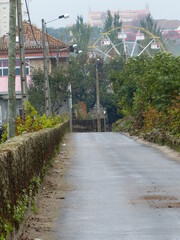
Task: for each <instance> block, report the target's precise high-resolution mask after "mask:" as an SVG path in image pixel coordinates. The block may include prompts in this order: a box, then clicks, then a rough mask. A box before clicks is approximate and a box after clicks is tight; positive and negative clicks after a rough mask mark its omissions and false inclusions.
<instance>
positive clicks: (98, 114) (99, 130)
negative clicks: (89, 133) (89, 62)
mask: <svg viewBox="0 0 180 240" xmlns="http://www.w3.org/2000/svg"><path fill="white" fill-rule="evenodd" d="M98 62H99V59H97V60H96V105H97V131H98V132H101V117H100V102H99V74H98Z"/></svg>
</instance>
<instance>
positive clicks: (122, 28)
mask: <svg viewBox="0 0 180 240" xmlns="http://www.w3.org/2000/svg"><path fill="white" fill-rule="evenodd" d="M130 28H132V29H137V30H138V32H139V33H140V31H143V32H145V33H146V34H148V35H149V36H151V38H152V40H151V41H150V42H149V43H148V44H147V45H146V47H144V49H143V50H142V51H141V52H140V53H139V54H138V56H140V55H141V54H142V53H143V52H144V51H145V50H146V49H147V48H148V47H149V45H150V44H151V43H152V42H153V41H154V40H155V39H158V42H159V44H160V47H161V49H162V50H163V51H165V52H166V48H165V47H164V45H163V43H162V42H161V41H160V39H159V37H157V36H155V35H154V34H153V33H151V32H149V31H148V30H146V29H144V28H142V27H136V26H131V25H130V26H122V27H117V28H113V29H111V30H109V31H108V32H106V33H102V34H101V36H100V37H99V38H98V39H97V40H96V41H95V43H94V44H93V46H91V48H92V49H96V50H97V51H99V52H101V53H103V54H104V55H105V59H106V57H110V58H112V57H111V56H110V55H109V54H108V53H109V52H110V51H111V50H112V49H113V48H114V49H115V51H116V53H117V54H118V55H119V56H121V54H120V53H119V51H118V49H117V48H116V46H117V45H115V44H114V43H113V42H112V40H111V39H110V37H109V36H108V35H109V34H110V33H111V32H112V31H115V30H118V29H121V31H122V32H123V31H124V29H130ZM103 36H104V37H106V38H108V39H109V41H110V43H111V45H112V48H110V50H108V52H107V53H104V52H103V51H101V50H100V49H98V48H97V46H96V44H97V43H98V42H99V40H100V39H101V38H102V37H103ZM122 43H123V45H124V53H125V54H126V55H127V46H126V40H125V39H124V38H123V40H122ZM136 45H137V38H136V40H135V42H134V46H133V49H132V51H131V54H129V55H130V57H132V56H133V54H134V51H135V48H136Z"/></svg>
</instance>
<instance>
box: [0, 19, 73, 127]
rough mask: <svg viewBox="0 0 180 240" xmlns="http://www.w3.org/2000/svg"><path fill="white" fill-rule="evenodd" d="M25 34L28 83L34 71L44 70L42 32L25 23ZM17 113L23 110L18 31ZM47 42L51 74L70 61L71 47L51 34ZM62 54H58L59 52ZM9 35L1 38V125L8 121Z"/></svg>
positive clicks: (47, 35)
mask: <svg viewBox="0 0 180 240" xmlns="http://www.w3.org/2000/svg"><path fill="white" fill-rule="evenodd" d="M23 33H24V43H25V60H26V74H27V82H29V81H31V76H32V74H33V71H34V70H35V69H38V68H43V48H42V31H41V30H40V29H39V28H37V27H36V26H33V25H31V24H30V23H29V22H27V21H24V22H23ZM16 36H17V37H16V40H17V43H16V87H15V91H16V113H17V114H18V113H19V111H20V109H21V84H20V83H21V82H20V60H19V43H18V29H17V33H16ZM45 41H46V44H47V46H48V49H49V72H51V70H52V68H53V67H55V66H56V65H57V56H58V58H59V59H58V61H60V62H61V63H63V64H66V62H67V60H68V53H69V47H68V45H67V44H65V43H63V42H62V41H60V40H57V39H55V38H54V37H52V36H50V35H49V34H47V33H46V34H45ZM59 51H60V52H61V54H60V55H59V54H57V53H58V52H59ZM7 102H8V35H4V36H3V37H1V38H0V124H3V123H4V122H5V121H6V120H7V106H8V103H7Z"/></svg>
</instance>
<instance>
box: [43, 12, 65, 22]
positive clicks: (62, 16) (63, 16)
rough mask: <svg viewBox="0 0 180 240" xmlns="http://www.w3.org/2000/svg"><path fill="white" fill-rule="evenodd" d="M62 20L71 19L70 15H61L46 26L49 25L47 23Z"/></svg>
mask: <svg viewBox="0 0 180 240" xmlns="http://www.w3.org/2000/svg"><path fill="white" fill-rule="evenodd" d="M61 18H64V19H67V18H69V14H68V13H67V14H63V15H60V16H59V17H58V18H55V19H53V20H50V21H48V22H46V24H47V23H51V22H54V21H56V20H58V19H61Z"/></svg>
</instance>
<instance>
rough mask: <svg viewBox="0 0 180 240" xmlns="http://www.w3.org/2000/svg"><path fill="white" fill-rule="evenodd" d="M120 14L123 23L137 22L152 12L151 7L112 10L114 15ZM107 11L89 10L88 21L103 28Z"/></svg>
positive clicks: (91, 24)
mask: <svg viewBox="0 0 180 240" xmlns="http://www.w3.org/2000/svg"><path fill="white" fill-rule="evenodd" d="M118 13H119V15H120V20H121V21H122V22H123V23H130V22H135V21H137V20H139V19H141V18H144V17H145V16H147V15H148V14H150V11H149V9H144V10H118V11H111V14H112V16H114V14H118ZM106 16H107V11H89V15H88V23H89V25H90V26H92V27H94V26H97V27H100V28H103V26H104V22H105V20H106Z"/></svg>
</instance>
